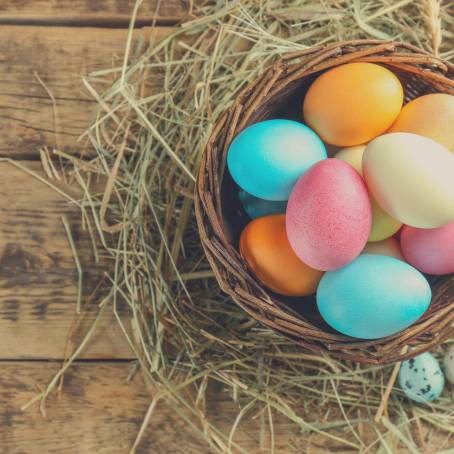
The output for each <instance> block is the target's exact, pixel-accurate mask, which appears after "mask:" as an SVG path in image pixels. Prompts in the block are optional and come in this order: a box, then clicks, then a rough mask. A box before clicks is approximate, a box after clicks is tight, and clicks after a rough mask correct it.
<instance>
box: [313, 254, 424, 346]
mask: <svg viewBox="0 0 454 454" xmlns="http://www.w3.org/2000/svg"><path fill="white" fill-rule="evenodd" d="M430 300H431V289H430V286H429V283H428V282H427V280H426V278H425V277H424V276H423V275H422V274H421V273H420V272H419V271H418V270H416V269H415V268H413V267H412V266H410V265H409V264H408V263H405V262H403V261H401V260H397V259H395V258H393V257H386V256H384V255H372V254H362V255H360V256H359V257H358V258H357V259H356V260H354V261H353V262H351V263H349V264H348V265H346V266H345V267H343V268H340V269H338V270H336V271H329V272H327V273H325V274H324V276H323V277H322V279H321V281H320V284H319V286H318V289H317V306H318V309H319V311H320V314H321V316H322V317H323V319H324V320H325V321H326V322H327V323H328V324H329V325H330V326H331V327H333V328H334V329H335V330H337V331H339V332H341V333H342V334H346V335H347V336H351V337H357V338H361V339H378V338H380V337H385V336H390V335H392V334H395V333H397V332H399V331H401V330H403V329H405V328H407V327H408V326H410V325H411V324H412V323H414V322H415V321H416V320H418V318H419V317H421V315H422V314H423V313H424V312H425V311H426V309H427V308H428V307H429V304H430Z"/></svg>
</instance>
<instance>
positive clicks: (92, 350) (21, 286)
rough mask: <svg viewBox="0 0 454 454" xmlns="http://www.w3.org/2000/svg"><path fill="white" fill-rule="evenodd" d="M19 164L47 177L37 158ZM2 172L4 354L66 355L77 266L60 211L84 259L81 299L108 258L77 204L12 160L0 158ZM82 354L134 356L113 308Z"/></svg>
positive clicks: (0, 336)
mask: <svg viewBox="0 0 454 454" xmlns="http://www.w3.org/2000/svg"><path fill="white" fill-rule="evenodd" d="M20 165H24V166H25V167H27V168H28V169H30V170H31V171H33V172H36V173H37V174H38V175H40V176H42V177H44V172H43V171H42V170H41V164H40V163H39V162H21V163H20ZM0 175H1V176H2V177H1V183H0V216H1V222H0V238H1V246H0V359H5V358H62V357H63V353H64V347H65V338H66V336H67V334H68V331H69V330H70V328H71V327H72V326H73V324H74V323H75V322H76V321H77V319H78V316H77V314H76V312H75V308H76V299H77V291H78V273H77V269H76V265H75V261H74V256H73V254H72V251H71V248H70V246H69V243H68V236H67V234H66V231H65V228H64V225H63V222H62V216H66V218H67V219H68V221H69V223H70V226H71V230H72V235H73V237H74V240H75V242H76V248H77V252H78V255H79V259H80V262H81V265H82V270H83V284H84V285H83V300H86V299H87V297H88V296H89V295H90V293H91V292H92V291H93V289H94V288H95V287H96V285H97V283H98V282H99V280H100V278H101V277H102V275H103V271H104V270H108V267H109V263H110V262H109V260H108V257H106V256H105V254H104V255H101V257H100V261H99V263H95V260H94V252H93V248H92V244H91V239H90V235H89V233H88V231H87V230H83V226H82V219H81V214H80V210H79V208H77V207H75V206H73V205H72V204H70V203H69V202H68V201H67V200H66V199H65V198H64V197H63V196H61V195H60V194H58V193H57V192H56V191H55V190H54V189H52V188H50V187H49V186H47V185H45V184H44V183H42V182H41V181H39V180H38V179H36V178H34V177H32V176H30V175H29V174H27V173H25V172H24V171H23V170H21V169H18V168H17V167H15V166H13V165H11V164H10V163H8V162H0ZM63 189H65V190H66V189H67V188H63ZM72 191H73V193H74V195H76V196H77V192H74V188H73V189H72ZM100 253H101V254H102V250H100ZM101 296H102V294H101V292H100V293H98V294H97V295H96V297H95V298H93V300H92V301H91V302H90V303H89V305H88V308H89V310H87V311H84V312H83V316H84V320H83V322H82V323H81V324H80V326H79V328H78V329H77V331H76V332H75V335H74V339H73V341H74V343H75V344H77V342H78V341H80V340H81V339H82V337H83V336H84V335H85V332H86V330H87V329H88V328H89V326H91V323H92V321H93V319H94V317H95V316H96V314H97V310H98V309H97V303H99V301H100V298H101ZM126 323H128V321H127V316H126ZM83 357H85V358H130V357H131V351H130V350H129V347H128V345H127V344H126V342H125V340H124V337H123V335H122V333H121V332H120V329H119V327H118V324H117V322H116V321H115V320H114V315H113V312H112V311H111V310H110V308H107V310H106V311H105V313H104V315H103V318H102V319H101V321H100V324H99V328H98V330H97V331H96V335H95V339H94V340H93V342H90V344H89V347H88V348H87V349H86V351H85V352H84V353H83Z"/></svg>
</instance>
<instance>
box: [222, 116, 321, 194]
mask: <svg viewBox="0 0 454 454" xmlns="http://www.w3.org/2000/svg"><path fill="white" fill-rule="evenodd" d="M326 156H327V155H326V149H325V146H324V145H323V142H322V141H321V139H320V138H319V137H318V136H317V134H315V132H314V131H312V129H310V128H308V127H307V126H305V125H303V124H302V123H298V122H296V121H292V120H266V121H262V122H260V123H255V124H253V125H251V126H248V127H247V128H246V129H244V130H243V131H242V132H240V134H238V136H236V137H235V139H234V140H233V141H232V143H231V145H230V148H229V150H228V154H227V166H228V168H229V171H230V174H231V175H232V177H233V179H234V180H235V182H236V183H237V184H238V186H240V188H242V189H244V190H245V191H246V192H249V193H250V194H252V195H254V196H255V197H259V198H261V199H266V200H287V199H288V198H289V195H290V192H291V190H292V188H293V186H294V184H295V183H296V180H297V179H298V178H299V177H300V176H301V175H303V173H304V172H305V171H306V170H307V169H309V167H311V166H312V165H313V164H315V163H316V162H318V161H320V160H322V159H325V158H326Z"/></svg>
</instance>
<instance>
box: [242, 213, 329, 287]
mask: <svg viewBox="0 0 454 454" xmlns="http://www.w3.org/2000/svg"><path fill="white" fill-rule="evenodd" d="M240 254H241V256H242V257H243V258H244V259H245V260H246V262H247V264H248V265H249V267H250V268H251V269H252V271H253V272H254V273H255V274H256V276H257V277H258V279H259V280H260V281H261V282H262V283H263V284H264V285H265V286H266V287H268V288H270V289H271V290H273V291H274V292H276V293H280V294H282V295H287V296H305V295H310V294H312V293H314V292H315V289H316V288H317V284H318V282H319V281H320V278H321V277H322V274H323V273H322V272H321V271H318V270H314V269H312V268H310V267H309V266H307V265H306V264H304V263H303V262H302V261H301V260H300V259H299V258H298V257H297V256H296V254H295V253H294V252H293V249H292V248H291V247H290V244H289V242H288V239H287V233H286V231H285V215H283V214H277V215H273V216H265V217H261V218H257V219H255V220H253V221H251V222H250V223H249V224H248V225H247V226H246V228H245V229H244V230H243V232H242V233H241V237H240Z"/></svg>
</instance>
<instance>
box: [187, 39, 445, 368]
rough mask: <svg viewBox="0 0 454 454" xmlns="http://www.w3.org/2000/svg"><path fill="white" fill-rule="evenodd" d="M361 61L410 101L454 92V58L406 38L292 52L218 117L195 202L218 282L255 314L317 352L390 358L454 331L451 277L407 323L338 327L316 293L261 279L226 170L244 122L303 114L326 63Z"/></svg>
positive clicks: (409, 353)
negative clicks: (377, 331) (247, 252)
mask: <svg viewBox="0 0 454 454" xmlns="http://www.w3.org/2000/svg"><path fill="white" fill-rule="evenodd" d="M360 61H361V62H371V63H378V64H381V65H385V66H386V67H387V68H388V69H390V70H391V71H393V72H394V73H395V74H396V75H397V76H398V77H399V79H400V80H401V82H402V84H403V86H404V90H405V101H406V102H408V101H409V100H411V99H413V98H415V97H417V96H421V95H424V94H427V93H432V92H442V93H449V94H453V95H454V65H452V64H450V63H448V62H445V61H443V60H440V59H439V58H436V57H434V56H433V55H431V54H429V53H428V52H425V51H423V50H421V49H419V48H416V47H414V46H412V45H409V44H404V43H398V42H383V41H377V40H361V41H350V42H340V43H334V44H329V45H321V46H316V47H312V48H310V49H307V50H303V51H299V52H295V53H292V54H287V55H285V56H283V57H282V58H281V59H279V60H278V61H277V62H276V63H275V64H274V65H273V66H272V67H270V68H269V69H268V70H267V71H266V72H265V73H264V74H263V75H262V76H261V77H259V78H257V79H256V80H254V81H253V82H252V83H250V84H249V85H248V86H247V87H246V88H244V89H243V90H242V91H241V92H240V93H239V94H238V95H237V97H236V99H235V101H234V103H233V104H232V106H231V107H230V108H229V109H228V110H227V111H226V112H225V113H224V114H223V115H222V116H221V117H220V118H219V120H218V121H217V123H216V124H215V126H214V129H213V132H212V134H211V137H210V139H209V141H208V144H207V146H206V150H205V154H204V157H203V160H202V163H201V167H200V171H199V175H198V179H197V185H196V192H195V207H196V217H197V223H198V227H199V232H200V237H201V241H202V245H203V248H204V250H205V253H206V256H207V258H208V261H209V263H210V265H211V267H212V269H213V271H214V273H215V276H216V279H217V281H218V283H219V285H220V287H221V289H222V290H223V291H224V292H225V293H227V294H228V295H229V296H230V297H231V298H232V299H233V300H234V301H235V302H236V303H237V304H238V305H239V306H241V307H242V308H243V309H244V310H245V311H246V312H247V313H248V314H249V315H250V316H251V317H253V318H254V319H256V320H257V321H259V322H260V323H262V324H263V325H265V326H267V327H269V328H271V329H273V330H275V331H277V332H279V333H281V334H283V335H285V336H287V337H289V338H290V339H292V340H293V341H294V342H295V343H297V344H299V345H301V346H302V347H305V348H309V349H310V350H313V351H315V352H320V353H321V352H331V353H332V354H334V355H336V356H338V357H342V358H345V359H350V360H354V361H358V362H363V363H374V364H386V363H391V362H395V361H398V360H402V359H407V358H410V357H413V356H415V355H417V354H419V353H422V352H423V351H426V350H429V349H430V348H432V347H434V346H435V345H437V344H439V343H440V342H441V341H443V340H444V339H446V338H448V337H450V336H453V335H454V277H452V276H445V277H442V278H439V279H437V280H434V281H433V282H432V289H433V300H432V303H431V305H430V308H429V310H428V311H427V312H426V313H425V314H424V316H423V317H422V318H421V319H420V320H418V322H417V323H415V324H413V325H412V326H410V327H409V328H407V329H405V330H404V331H401V332H399V333H397V334H395V335H393V336H389V337H386V338H383V339H376V340H372V341H371V340H360V339H353V338H350V337H347V336H344V335H341V334H339V333H336V332H334V331H333V330H331V329H330V328H329V327H328V326H327V325H326V324H325V323H324V322H323V320H321V318H320V316H319V315H318V313H317V311H316V309H315V304H314V299H313V298H312V301H303V302H299V305H298V304H292V303H291V302H290V303H289V301H288V300H287V299H286V298H285V297H281V296H279V295H276V294H274V293H273V292H271V291H269V290H267V289H266V288H265V287H263V286H262V285H261V283H260V282H259V281H258V280H257V279H256V278H255V276H254V275H253V273H252V272H251V271H250V270H249V269H248V267H247V265H246V263H245V261H244V260H243V259H242V258H241V256H240V255H239V252H238V248H237V242H238V235H239V232H240V231H241V227H243V226H244V225H245V222H246V220H245V218H244V214H243V216H241V208H240V205H239V202H238V197H237V190H236V187H235V185H234V183H233V181H232V179H231V177H230V175H229V174H228V172H227V171H225V162H226V153H227V150H228V147H229V145H230V143H231V141H232V139H233V138H234V137H235V136H236V135H237V134H238V133H239V132H240V131H241V130H242V129H244V128H245V127H246V126H248V125H250V124H252V123H255V122H257V121H261V120H265V119H268V118H273V117H279V118H285V117H292V116H293V117H294V118H295V119H300V120H301V118H302V113H301V112H302V100H303V97H304V93H305V91H306V90H307V87H308V86H309V85H310V83H311V81H312V80H313V79H314V78H315V77H316V76H317V75H318V74H319V73H320V72H322V71H324V70H327V69H329V68H332V67H334V66H338V65H341V64H345V63H350V62H360ZM289 106H290V107H289ZM291 106H293V107H291ZM453 178H454V175H453ZM301 308H303V310H301Z"/></svg>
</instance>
